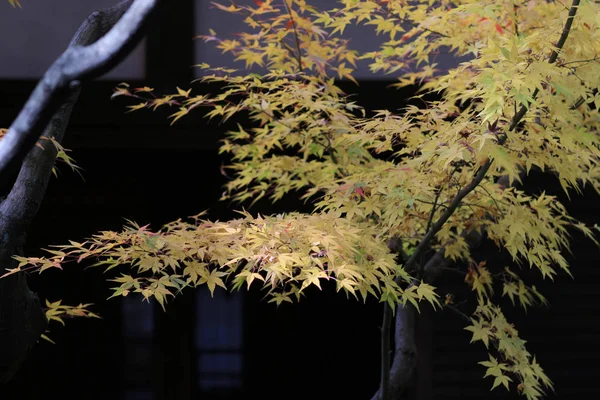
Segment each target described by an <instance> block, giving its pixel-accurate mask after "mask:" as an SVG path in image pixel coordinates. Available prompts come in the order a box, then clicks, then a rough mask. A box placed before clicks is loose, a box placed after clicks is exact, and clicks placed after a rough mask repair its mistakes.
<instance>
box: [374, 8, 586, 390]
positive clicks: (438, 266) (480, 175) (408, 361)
mask: <svg viewBox="0 0 600 400" xmlns="http://www.w3.org/2000/svg"><path fill="white" fill-rule="evenodd" d="M579 2H580V0H573V1H572V3H571V8H570V9H569V15H568V17H567V21H566V22H565V25H564V27H563V31H562V33H561V36H560V38H559V40H558V42H557V44H556V48H555V49H554V50H553V51H552V54H551V55H550V58H549V59H548V63H550V64H552V63H554V62H556V60H557V58H558V54H559V53H560V51H561V50H562V48H563V47H564V45H565V43H566V41H567V38H568V37H569V33H570V30H571V26H572V24H573V19H574V18H575V15H576V13H577V8H578V7H579ZM537 94H538V90H537V89H536V90H535V91H534V93H533V94H532V96H531V97H532V98H534V99H535V98H536V97H537ZM526 112H527V108H526V107H525V106H521V109H519V111H518V112H516V113H515V115H514V116H513V118H512V120H511V123H510V125H509V128H508V132H513V131H514V130H515V129H516V128H517V126H518V125H519V123H520V122H521V120H522V119H523V117H524V116H525V114H526ZM507 138H508V137H507V135H502V136H500V137H499V138H498V144H500V145H502V144H504V142H505V141H506V140H507ZM492 163H493V159H489V158H488V159H487V160H486V162H485V163H484V164H483V166H482V167H481V168H480V169H479V171H478V172H477V173H476V174H475V176H474V177H473V179H472V180H471V182H469V183H468V184H467V185H466V186H465V187H463V188H462V189H461V190H460V191H459V192H458V194H457V195H456V196H455V197H454V198H453V199H452V201H451V202H450V204H449V206H448V207H447V208H446V210H445V211H444V213H443V214H442V215H441V216H440V218H439V219H438V220H437V221H436V222H435V223H434V224H433V225H432V226H431V228H430V229H429V230H428V231H427V232H426V233H425V236H424V237H423V239H422V240H421V242H420V243H419V244H418V245H417V248H416V249H415V251H414V252H413V254H412V255H411V257H410V258H409V259H408V260H407V261H406V263H404V268H405V269H407V270H409V271H410V270H412V269H414V267H415V265H416V263H417V258H418V257H419V256H420V254H421V253H422V252H424V251H425V249H426V248H427V247H428V246H429V243H430V242H431V240H433V238H434V237H435V235H436V234H437V232H438V231H439V230H440V229H441V228H442V226H443V225H444V224H445V223H446V221H448V219H449V218H450V217H451V216H452V214H453V213H454V211H456V209H457V208H458V206H459V205H460V203H461V201H462V200H463V199H464V198H465V197H466V196H467V195H468V194H469V193H471V191H473V190H474V189H475V188H476V187H477V186H478V185H479V184H480V183H481V182H482V181H483V179H484V178H485V176H486V174H487V172H488V170H489V169H490V167H491V165H492ZM503 179H505V180H506V181H508V178H507V177H502V178H501V180H503ZM507 186H508V185H507V184H506V183H504V187H507ZM467 237H468V239H469V240H470V241H472V243H469V244H477V245H478V244H479V243H481V240H482V238H481V235H480V234H479V233H477V232H475V231H472V232H469V233H468V234H467ZM444 253H445V249H444V248H442V249H440V250H438V251H437V252H436V254H434V255H433V257H432V258H431V259H430V260H429V261H428V262H427V263H426V264H425V266H424V276H423V277H422V279H423V280H425V281H426V282H429V283H431V282H433V281H434V280H435V278H437V276H439V274H440V272H441V271H442V269H443V267H445V266H447V265H448V264H449V263H450V262H449V261H448V260H446V258H445V257H444ZM398 283H400V280H399V279H398ZM407 308H410V307H406V306H398V307H397V311H396V313H397V315H399V313H400V312H401V311H403V310H406V309H407ZM397 324H398V323H397ZM384 326H385V324H384ZM402 327H403V328H407V325H402ZM407 329H409V330H410V333H408V331H404V334H409V335H411V336H414V329H415V324H414V321H413V323H412V325H408V328H407ZM396 336H398V332H396ZM411 365H412V369H411V370H410V371H411V372H410V373H409V374H408V375H410V376H412V370H413V369H414V365H416V364H414V363H413V362H412V358H411V357H405V356H403V355H402V354H401V355H398V354H397V353H396V354H395V355H394V361H393V364H392V367H391V370H390V372H389V376H390V380H389V382H390V383H389V385H390V391H391V388H393V387H394V385H396V384H406V382H404V380H406V379H408V377H407V376H397V375H393V373H392V372H393V371H394V370H403V371H406V368H407V367H409V366H411ZM395 379H398V381H395ZM383 381H384V380H383V379H382V382H383ZM386 381H387V380H386ZM386 392H387V390H386V391H382V390H381V387H380V388H379V390H378V391H377V393H376V394H375V396H374V397H373V399H372V400H375V399H383V400H388V399H386V398H385V397H384V396H383V394H384V393H386ZM391 399H392V400H396V399H397V397H393V395H392V397H391Z"/></svg>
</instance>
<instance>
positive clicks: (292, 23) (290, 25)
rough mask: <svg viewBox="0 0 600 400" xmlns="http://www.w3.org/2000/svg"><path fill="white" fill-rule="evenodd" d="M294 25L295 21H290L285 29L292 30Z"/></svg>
mask: <svg viewBox="0 0 600 400" xmlns="http://www.w3.org/2000/svg"><path fill="white" fill-rule="evenodd" d="M292 25H294V21H293V20H291V19H290V20H289V21H288V22H287V24H285V29H286V30H287V29H290V28H291V27H292Z"/></svg>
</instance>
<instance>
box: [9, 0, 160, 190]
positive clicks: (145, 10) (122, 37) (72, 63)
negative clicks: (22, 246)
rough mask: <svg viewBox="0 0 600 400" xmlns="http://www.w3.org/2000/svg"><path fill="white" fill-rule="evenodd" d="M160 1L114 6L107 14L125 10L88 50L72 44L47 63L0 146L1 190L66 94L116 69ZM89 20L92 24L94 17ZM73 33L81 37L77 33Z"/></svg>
mask: <svg viewBox="0 0 600 400" xmlns="http://www.w3.org/2000/svg"><path fill="white" fill-rule="evenodd" d="M161 2H164V0H134V1H133V2H131V1H123V2H121V3H119V4H118V5H117V6H115V7H114V8H113V10H115V12H113V13H112V14H111V15H116V14H117V13H118V12H119V11H120V10H122V9H127V11H126V12H125V13H124V14H122V17H121V18H120V19H117V21H118V22H116V24H114V25H113V26H112V28H111V29H110V30H108V31H107V32H106V33H105V34H104V35H102V36H101V37H99V39H98V40H95V41H93V42H91V43H88V44H87V45H86V44H83V43H79V42H77V41H75V42H72V43H71V46H69V47H68V48H67V50H65V52H64V53H63V54H62V55H61V56H60V57H59V58H58V59H57V60H56V61H55V62H54V64H52V66H51V67H50V68H49V69H48V70H47V71H46V73H45V74H44V76H43V77H42V79H41V80H40V82H39V83H38V85H37V86H36V88H35V89H34V91H33V93H32V94H31V96H30V97H29V100H27V103H26V104H25V106H24V107H23V109H22V110H21V112H20V113H19V115H18V116H17V118H16V119H15V121H14V122H13V123H12V125H11V126H10V128H9V130H8V132H7V133H6V135H5V136H4V138H3V139H2V140H1V141H0V187H3V188H6V187H7V186H8V185H9V184H10V183H9V182H8V180H9V178H10V172H11V171H17V170H18V169H19V168H20V166H21V163H22V162H23V159H24V158H25V156H26V155H27V153H29V151H30V150H31V148H32V147H33V146H34V145H35V142H36V141H37V140H38V139H39V137H40V136H41V135H42V132H43V130H44V129H45V128H46V125H47V124H48V122H49V121H50V119H51V117H52V115H53V114H54V113H55V112H56V111H57V109H58V108H59V107H60V105H61V104H62V103H63V101H65V99H66V98H67V96H68V95H69V92H70V90H71V89H73V88H75V87H77V86H79V84H80V82H81V81H83V80H88V79H93V78H96V77H98V76H101V75H102V74H104V73H105V72H107V71H108V70H110V69H111V68H112V67H114V66H115V65H116V64H118V63H119V62H120V61H121V60H122V59H123V58H124V57H125V55H126V54H127V53H128V52H129V51H130V50H131V49H132V48H133V46H135V44H136V43H137V42H138V41H139V39H140V37H141V31H142V28H143V26H144V24H145V22H146V20H147V19H148V17H149V15H150V14H151V12H152V11H154V10H155V9H156V7H157V6H158V4H159V3H161ZM130 4H131V5H130ZM128 6H129V7H128ZM90 18H91V19H94V18H95V14H92V16H91V17H90ZM78 33H79V34H80V36H81V32H78ZM88 34H89V33H88Z"/></svg>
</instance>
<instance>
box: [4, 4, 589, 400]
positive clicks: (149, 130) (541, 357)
mask: <svg viewBox="0 0 600 400" xmlns="http://www.w3.org/2000/svg"><path fill="white" fill-rule="evenodd" d="M192 11H193V2H192V1H188V0H185V1H183V0H180V1H177V2H172V4H171V5H170V7H169V8H168V10H165V11H164V12H163V13H161V16H160V19H159V20H157V21H156V23H155V25H154V27H155V28H154V29H153V30H152V31H151V32H150V34H149V36H148V38H147V41H146V79H145V80H144V81H140V82H131V83H132V85H133V86H144V85H149V86H152V87H154V88H156V90H157V91H158V92H161V91H171V90H172V89H173V88H174V87H175V86H177V85H181V86H182V87H185V86H186V85H187V84H188V82H189V81H191V80H192V79H193V72H192V71H191V70H190V68H189V66H190V65H192V64H193V63H194V50H193V46H192V45H189V46H188V45H186V44H187V43H190V41H189V38H190V37H192V36H193V35H194V33H195V32H194V28H193V21H192V15H193V12H192ZM178 43H180V44H181V45H174V44H178ZM117 83H118V82H117V81H114V82H112V81H103V82H93V83H89V84H87V85H85V86H84V89H83V92H82V95H81V97H80V100H79V102H78V104H77V106H76V108H75V110H74V114H73V118H72V122H71V124H70V127H69V129H68V133H67V138H66V140H65V143H64V144H65V146H66V147H67V148H70V149H72V154H71V155H72V156H73V157H74V158H75V160H76V161H77V164H78V165H80V166H81V167H82V168H83V170H84V171H83V176H84V178H85V182H84V181H83V180H82V179H81V178H80V177H79V176H77V175H76V174H74V173H72V172H70V171H69V170H68V168H67V167H66V166H62V167H60V173H59V179H53V180H52V181H51V184H50V186H49V188H48V193H47V196H46V198H45V200H44V203H43V206H42V209H41V210H40V213H39V215H38V217H37V218H36V220H35V223H34V225H33V226H32V227H31V229H30V231H29V234H28V244H27V249H26V251H27V254H28V255H36V254H40V251H39V249H40V248H42V247H48V246H49V245H51V244H62V243H65V242H66V241H67V240H69V239H71V240H78V241H79V240H82V239H83V238H85V237H89V236H90V235H92V234H94V233H95V232H97V231H99V230H115V229H120V228H121V226H122V225H123V224H124V218H127V219H130V220H134V221H136V222H138V223H140V224H146V223H150V224H151V226H152V227H154V228H155V229H158V228H159V227H160V226H161V225H162V224H163V223H165V222H168V221H170V220H173V219H176V218H180V217H186V216H189V215H194V214H197V213H198V212H200V211H202V210H206V209H208V210H209V212H210V213H209V216H210V218H212V219H221V220H223V219H227V218H230V217H232V216H234V213H233V212H232V207H231V206H230V205H229V204H226V203H219V202H218V199H219V197H220V195H221V192H222V190H223V188H222V185H223V184H224V183H225V178H224V177H223V176H222V175H221V174H220V172H219V170H220V166H221V165H222V163H224V162H226V160H225V159H224V158H223V157H222V156H218V154H217V150H218V139H219V137H220V135H221V134H222V133H223V132H224V131H225V130H226V129H227V126H226V125H220V124H218V123H217V122H214V123H210V124H209V123H207V121H206V120H203V119H202V116H201V115H200V113H198V114H195V115H192V116H190V117H188V118H186V119H184V120H182V121H181V122H178V123H177V124H176V125H174V126H169V124H168V121H167V119H166V116H167V115H168V114H169V112H168V110H164V111H158V112H154V113H151V112H148V111H142V112H137V113H132V114H125V113H124V110H125V105H129V103H127V102H126V101H125V100H121V99H118V100H114V101H110V100H109V98H110V95H111V93H112V89H113V87H114V86H115V85H116V84H117ZM389 83H391V82H385V81H381V80H380V81H361V82H360V86H359V87H355V86H354V85H352V84H348V83H345V82H342V83H341V84H342V86H343V87H344V88H345V89H346V90H347V91H348V92H352V93H355V94H356V96H357V97H358V98H357V101H358V102H359V104H362V105H364V106H366V107H367V108H369V109H379V108H389V109H396V108H398V107H400V106H401V105H403V104H404V99H405V98H407V97H408V96H409V95H410V94H412V92H411V90H414V88H412V89H409V90H406V91H404V92H398V91H395V90H393V89H386V85H387V84H389ZM34 84H35V82H33V81H6V80H5V81H1V82H0V106H1V109H2V113H0V114H1V115H0V126H8V125H9V124H10V123H11V121H12V119H13V118H14V117H15V116H16V114H17V112H18V111H19V109H20V107H21V106H22V104H23V103H24V102H25V100H26V99H27V96H28V94H29V93H30V91H31V89H32V88H33V86H34ZM195 88H196V89H195V90H199V91H214V90H216V88H211V87H203V86H198V85H196V86H195ZM233 122H235V121H233ZM527 185H528V187H529V188H531V190H532V191H538V190H541V189H545V190H547V191H549V192H551V193H557V194H559V193H560V189H559V187H558V185H557V184H556V182H555V181H554V179H553V178H552V177H546V176H541V175H536V176H533V177H531V178H529V180H528V183H527ZM565 200H566V199H565ZM597 204H598V198H597V195H596V194H595V193H593V191H591V190H587V191H585V192H584V196H574V197H572V202H571V204H570V206H569V209H570V211H571V212H572V213H573V215H574V216H576V217H580V218H582V219H583V220H584V221H586V222H589V223H596V222H598V219H599V218H598V206H597ZM298 207H302V205H301V203H300V202H299V201H298V200H297V199H295V198H294V197H293V196H290V197H289V198H287V199H285V200H284V201H282V202H281V203H278V204H276V205H275V206H270V205H268V204H267V203H264V202H263V203H259V204H258V206H257V207H256V208H254V209H253V211H254V212H259V211H260V212H264V213H272V212H279V211H281V210H285V209H297V208H298ZM573 239H574V240H573V246H572V256H570V260H571V264H572V266H573V269H572V271H573V274H574V277H575V279H571V278H570V277H568V276H566V275H565V274H561V275H559V276H558V277H557V278H556V279H555V282H554V283H551V282H549V281H541V280H540V279H539V278H538V277H537V274H535V273H529V272H528V271H524V273H525V276H526V277H527V282H528V283H530V284H531V283H533V284H536V285H537V287H538V288H539V289H540V291H541V292H542V293H544V294H545V295H546V296H547V298H548V300H549V302H550V307H549V308H539V309H535V308H534V309H530V310H529V311H528V312H527V313H525V312H524V311H522V310H521V309H517V308H514V309H510V308H507V310H510V311H507V317H508V318H509V320H511V321H514V322H515V323H516V327H517V329H518V330H519V332H520V334H521V336H522V337H523V338H524V339H526V340H527V341H528V346H529V350H530V351H531V352H532V353H534V354H536V356H537V360H538V361H539V363H540V364H541V365H542V366H543V367H544V368H545V370H546V372H547V373H548V375H549V376H550V378H551V379H553V381H554V383H555V389H556V393H555V394H553V393H550V394H549V396H548V397H549V398H554V397H555V396H557V397H560V398H564V399H573V398H594V397H597V396H598V395H599V394H600V390H599V389H598V388H597V384H596V382H595V378H599V377H600V368H599V367H598V365H597V361H598V360H599V359H600V345H599V344H598V338H599V337H600V323H599V322H598V321H599V318H598V315H599V312H600V305H599V302H598V295H599V294H600V293H599V292H600V290H598V286H597V280H598V278H599V277H600V273H599V272H598V270H597V264H598V260H599V257H598V250H597V248H596V247H595V246H594V245H593V243H591V242H590V241H589V240H585V239H583V238H582V237H580V236H578V235H574V237H573ZM477 257H479V258H481V259H483V258H487V259H491V260H494V263H493V265H494V266H495V267H498V268H502V267H503V266H504V265H506V263H508V262H509V260H508V259H507V258H506V256H505V255H504V254H503V253H502V252H500V251H499V250H498V249H497V248H495V247H493V246H492V245H488V244H484V245H483V246H482V247H481V248H480V249H479V250H478V251H477ZM488 265H489V264H488ZM106 277H107V276H105V275H103V274H102V271H101V270H99V269H93V268H92V269H85V266H84V265H81V266H77V265H73V266H71V267H70V268H69V269H67V270H66V271H63V272H61V271H49V272H46V273H44V274H43V275H41V276H39V277H38V276H32V277H31V285H32V287H33V288H34V289H35V290H38V291H39V292H40V296H41V297H42V298H43V299H46V298H48V299H49V300H50V301H55V300H57V299H63V300H64V301H65V302H66V303H68V304H77V303H79V302H85V303H88V302H91V303H96V305H95V306H94V310H95V311H97V312H98V313H99V314H100V315H101V316H102V317H103V319H102V320H72V321H67V325H66V327H62V326H60V325H59V324H56V323H52V324H51V325H50V328H51V331H50V333H49V335H50V336H51V337H52V339H53V340H54V341H55V342H56V344H55V345H52V344H49V343H46V342H41V343H40V344H39V345H38V346H37V347H36V348H35V349H34V351H33V353H32V355H31V357H30V359H29V360H28V361H27V363H26V365H25V367H24V368H23V370H22V371H21V372H20V373H19V375H18V376H17V378H16V380H15V381H14V382H13V383H11V384H10V385H7V386H6V387H5V388H2V389H1V391H0V398H1V399H3V400H4V399H9V398H10V399H12V398H21V399H42V398H62V399H105V398H111V399H136V400H137V399H140V400H142V399H144V400H146V399H155V400H163V399H165V400H166V399H169V400H179V399H191V398H194V399H196V398H202V399H213V398H223V399H225V398H227V399H229V398H243V399H251V398H262V399H283V398H289V399H338V398H339V399H367V398H370V397H371V395H372V394H373V393H374V391H375V390H376V388H377V386H378V379H379V377H378V375H379V329H378V326H379V324H380V318H381V316H380V314H381V307H380V306H379V305H378V304H377V303H376V302H373V301H370V302H367V304H362V303H360V302H357V301H355V300H353V299H350V300H347V299H346V298H345V296H344V295H342V294H339V295H337V294H335V291H334V290H333V288H327V287H326V288H325V289H324V290H323V292H319V291H317V290H314V291H312V292H309V293H308V296H307V297H306V298H305V299H304V300H303V301H302V302H301V303H300V304H295V305H283V306H281V307H279V308H276V307H275V306H274V305H273V304H267V303H266V302H265V301H261V299H262V296H263V293H261V292H259V291H251V292H250V293H245V292H242V293H238V294H225V292H224V291H220V292H219V291H217V292H216V293H217V295H216V298H215V299H210V297H209V296H207V293H206V292H205V291H203V290H198V291H196V292H193V291H188V292H186V293H185V294H184V295H183V296H182V297H180V298H178V299H177V300H176V301H175V302H173V303H171V304H169V305H168V306H167V313H163V312H162V311H161V310H160V308H158V307H155V305H153V304H150V305H148V304H145V305H144V303H141V302H140V299H135V298H133V299H130V298H128V299H126V300H124V299H111V300H110V301H105V299H106V298H107V297H108V296H109V295H110V291H109V290H108V284H107V283H106V281H105V279H106ZM462 279H463V277H462V276H461V275H459V274H451V275H445V276H444V277H442V279H440V281H439V282H438V284H439V285H440V286H441V290H442V291H446V290H450V291H453V292H454V293H456V296H457V298H458V299H463V298H471V299H472V296H471V297H469V293H467V292H466V291H465V289H464V287H465V285H464V283H462ZM140 305H141V306H140ZM464 310H465V311H466V312H468V311H469V308H468V307H466V308H464ZM464 326H466V322H465V321H464V320H462V319H461V317H460V316H458V315H457V314H455V313H452V312H451V311H439V312H435V313H432V312H431V311H430V310H427V309H425V310H423V315H422V318H421V323H420V326H419V330H418V340H419V344H420V348H419V351H420V355H421V359H422V360H423V362H422V364H421V365H420V366H419V371H418V377H417V380H416V384H415V387H414V388H413V389H412V390H410V391H409V392H408V393H406V395H407V398H409V397H410V398H413V399H433V398H436V399H454V398H456V399H458V398H482V397H483V398H486V397H500V398H510V397H514V393H512V394H509V393H507V392H506V391H505V390H504V389H502V388H497V389H495V390H494V391H492V392H489V388H490V387H491V384H492V382H493V380H492V379H491V378H486V379H485V380H484V379H482V377H483V374H484V372H485V369H484V368H483V367H481V366H478V365H477V362H478V361H482V360H485V359H487V356H486V355H485V348H484V347H483V345H482V344H481V343H476V344H472V345H470V344H469V340H470V334H469V332H466V331H464V330H463V328H464ZM513 392H514V386H513Z"/></svg>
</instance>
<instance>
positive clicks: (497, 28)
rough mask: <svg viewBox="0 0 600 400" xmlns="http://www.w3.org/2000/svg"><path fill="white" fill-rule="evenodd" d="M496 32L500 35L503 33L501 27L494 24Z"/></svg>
mask: <svg viewBox="0 0 600 400" xmlns="http://www.w3.org/2000/svg"><path fill="white" fill-rule="evenodd" d="M496 30H497V31H498V33H500V34H502V32H504V31H503V30H502V27H501V26H500V24H496Z"/></svg>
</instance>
